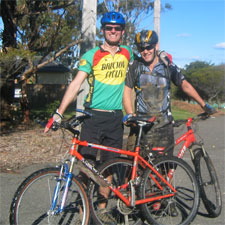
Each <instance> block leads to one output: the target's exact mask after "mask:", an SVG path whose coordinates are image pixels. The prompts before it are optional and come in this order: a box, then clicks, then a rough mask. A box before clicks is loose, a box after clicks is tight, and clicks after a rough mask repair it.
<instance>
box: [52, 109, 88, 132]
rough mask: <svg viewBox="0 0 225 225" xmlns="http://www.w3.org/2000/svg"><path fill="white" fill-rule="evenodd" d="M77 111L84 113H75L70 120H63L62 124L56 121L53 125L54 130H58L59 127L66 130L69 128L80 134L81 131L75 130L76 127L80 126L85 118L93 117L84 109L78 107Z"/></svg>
mask: <svg viewBox="0 0 225 225" xmlns="http://www.w3.org/2000/svg"><path fill="white" fill-rule="evenodd" d="M75 111H76V112H78V113H82V114H83V115H80V116H76V115H74V116H72V117H71V118H69V119H68V120H66V121H62V122H61V123H60V124H59V123H56V122H54V123H53V126H52V130H57V129H58V128H64V129H66V130H69V131H70V132H72V133H73V134H75V135H78V134H79V131H78V130H75V129H74V128H75V127H77V126H79V125H80V124H81V123H82V122H83V121H84V120H85V119H87V118H90V117H92V114H91V113H89V112H87V111H84V110H82V109H76V110H75Z"/></svg>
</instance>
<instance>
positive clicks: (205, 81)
mask: <svg viewBox="0 0 225 225" xmlns="http://www.w3.org/2000/svg"><path fill="white" fill-rule="evenodd" d="M182 73H183V74H184V76H185V78H186V79H187V80H188V81H189V82H190V83H191V84H192V85H193V86H194V87H195V89H196V90H197V91H198V93H199V94H200V96H201V97H202V98H203V99H204V100H206V101H209V102H212V101H213V102H217V103H219V102H221V101H224V100H225V99H224V94H225V90H224V81H225V80H224V79H225V78H224V74H225V65H224V64H222V65H218V66H215V65H213V64H210V63H207V62H204V61H196V62H193V63H190V64H189V65H186V66H185V69H184V70H182ZM174 95H175V97H178V98H182V99H188V97H187V96H186V95H185V94H184V93H183V92H182V91H181V90H180V89H178V88H176V89H175V91H174Z"/></svg>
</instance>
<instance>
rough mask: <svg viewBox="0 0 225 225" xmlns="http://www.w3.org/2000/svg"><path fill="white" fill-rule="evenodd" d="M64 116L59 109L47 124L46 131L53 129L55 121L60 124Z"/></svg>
mask: <svg viewBox="0 0 225 225" xmlns="http://www.w3.org/2000/svg"><path fill="white" fill-rule="evenodd" d="M62 118H63V116H62V115H61V114H60V113H59V112H58V109H57V110H56V112H55V113H54V115H53V117H52V118H51V119H50V120H49V121H48V123H47V125H46V126H45V130H44V133H47V132H48V131H49V130H50V129H51V127H52V125H53V123H54V122H55V123H57V124H60V123H61V122H62Z"/></svg>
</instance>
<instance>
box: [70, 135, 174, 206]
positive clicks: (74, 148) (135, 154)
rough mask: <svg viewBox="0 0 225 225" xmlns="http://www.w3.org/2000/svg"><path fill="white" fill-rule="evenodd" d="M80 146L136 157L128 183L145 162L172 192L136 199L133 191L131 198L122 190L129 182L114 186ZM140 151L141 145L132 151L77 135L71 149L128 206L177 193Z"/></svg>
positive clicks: (132, 181)
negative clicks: (82, 153)
mask: <svg viewBox="0 0 225 225" xmlns="http://www.w3.org/2000/svg"><path fill="white" fill-rule="evenodd" d="M78 146H85V147H90V148H94V149H99V150H103V151H109V152H114V153H117V154H121V155H126V156H131V157H133V158H134V161H133V168H132V175H131V179H130V181H129V182H128V183H130V184H132V183H134V181H135V179H136V177H137V165H138V163H141V164H144V165H145V166H146V167H148V168H149V169H150V170H152V171H153V172H154V174H155V175H156V176H157V177H159V178H160V180H161V181H162V182H163V183H165V184H166V186H168V187H169V188H170V190H171V191H172V192H171V193H170V194H166V195H161V196H158V197H151V198H146V199H141V200H136V201H135V200H134V199H132V198H133V197H132V196H135V194H133V193H131V198H130V197H128V198H127V197H125V196H124V195H123V194H122V193H121V191H120V190H121V189H124V188H126V187H127V186H128V185H129V184H128V183H127V184H124V185H122V186H120V187H113V186H112V184H110V183H109V182H108V181H107V179H106V178H105V177H103V176H102V175H101V174H99V172H98V170H97V169H96V168H95V167H93V166H92V165H91V164H90V163H89V162H88V161H87V160H85V158H84V157H83V156H82V155H81V154H80V153H79V152H78V151H77V149H78ZM139 151H140V148H139V146H137V147H136V149H135V152H132V151H127V150H123V149H117V148H113V147H108V146H104V145H98V144H93V143H89V142H87V141H80V140H79V139H78V138H77V137H73V140H72V146H71V149H70V155H72V156H74V157H76V158H77V159H78V160H80V161H81V162H82V163H83V164H84V166H85V167H87V168H89V170H91V171H92V173H94V174H95V175H97V176H98V177H99V178H100V179H103V180H104V182H105V183H106V184H107V186H108V187H109V188H110V190H111V191H112V192H114V194H115V195H117V196H118V197H119V198H120V199H121V200H122V201H123V202H124V203H125V204H126V205H127V206H135V205H139V204H143V203H147V202H151V201H157V200H159V199H163V198H168V197H172V196H174V195H175V193H176V190H175V189H174V188H173V186H172V185H171V184H170V183H169V182H168V181H167V180H166V179H165V178H164V177H163V176H162V175H161V174H160V173H158V172H157V170H156V169H155V168H154V167H153V166H152V165H151V164H149V163H148V162H147V161H146V160H145V159H143V158H142V157H141V156H140V155H139ZM151 178H152V179H153V180H154V182H155V183H156V185H157V186H158V187H159V188H160V190H164V188H163V187H162V185H160V183H159V182H157V181H156V179H155V178H154V177H153V176H151ZM132 190H133V188H131V191H132Z"/></svg>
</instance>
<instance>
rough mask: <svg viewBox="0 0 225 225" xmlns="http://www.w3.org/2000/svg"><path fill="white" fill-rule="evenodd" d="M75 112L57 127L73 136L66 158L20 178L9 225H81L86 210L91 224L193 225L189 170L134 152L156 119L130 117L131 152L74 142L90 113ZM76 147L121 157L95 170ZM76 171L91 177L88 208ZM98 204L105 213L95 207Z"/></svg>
mask: <svg viewBox="0 0 225 225" xmlns="http://www.w3.org/2000/svg"><path fill="white" fill-rule="evenodd" d="M77 111H78V112H80V113H82V115H81V116H73V117H72V118H70V119H69V120H67V121H65V122H62V123H61V125H60V127H61V128H63V129H67V130H69V131H71V132H72V133H73V139H72V145H71V148H70V149H69V151H68V156H69V158H67V157H66V159H65V160H64V161H63V162H62V164H61V165H60V166H59V167H57V169H52V168H51V169H44V170H40V171H37V172H35V173H34V174H33V175H31V176H29V177H28V178H27V179H25V181H24V182H23V183H22V184H21V185H20V187H19V188H18V190H17V192H16V194H15V196H14V198H13V202H12V204H11V214H10V221H11V224H22V225H24V224H76V222H79V224H82V225H85V224H87V223H88V219H89V214H88V213H89V209H90V212H91V216H92V222H93V224H95V225H96V224H104V225H106V224H111V225H112V224H114V225H118V224H121V225H122V224H123V225H128V224H131V225H134V224H136V225H137V224H140V223H141V222H142V220H146V221H147V222H148V223H150V224H162V225H163V224H164V225H169V224H171V225H175V224H189V223H191V221H193V219H194V218H195V216H196V213H197V210H198V205H199V186H198V183H197V180H196V178H195V175H194V173H193V171H192V169H191V167H190V166H189V165H188V164H187V163H186V162H185V161H183V160H182V159H178V158H177V157H161V158H160V159H157V160H155V161H154V162H153V163H152V162H147V161H146V160H145V159H144V158H142V157H141V156H140V154H139V152H140V151H141V149H140V139H141V135H142V129H143V127H145V126H153V123H154V120H155V117H152V118H150V117H132V118H130V120H131V122H133V123H136V124H137V126H138V127H139V136H138V140H137V146H136V148H135V151H134V152H132V151H127V150H123V149H117V148H112V147H108V146H103V145H98V144H94V143H88V142H87V141H81V140H79V134H80V132H79V131H78V130H76V129H75V127H76V126H78V125H79V124H81V123H82V122H83V121H84V120H85V119H86V118H87V117H90V116H92V115H91V114H90V113H88V112H85V111H83V110H77ZM78 146H88V147H90V148H93V150H94V149H98V150H102V151H111V152H114V153H117V154H118V156H120V157H118V158H114V159H112V160H110V161H107V162H105V163H103V164H102V165H100V166H98V167H97V168H95V166H93V165H92V164H91V163H90V162H89V161H88V160H87V159H85V158H84V156H82V155H81V154H80V153H79V152H78V151H77V150H78ZM77 162H79V163H77ZM78 169H80V170H81V171H82V172H84V173H86V174H87V175H88V176H89V177H90V183H89V186H88V188H87V193H88V198H89V204H88V203H87V201H86V196H85V194H84V193H83V191H82V190H83V185H82V184H81V183H80V181H79V179H78V178H77V176H75V174H77V173H78ZM52 171H53V172H52ZM39 174H41V175H39ZM49 175H50V178H53V179H44V182H42V185H37V186H36V181H38V180H40V177H41V178H45V177H47V178H48V177H49ZM52 180H54V181H55V184H53V187H54V188H53V192H51V191H50V190H52V189H51V188H52V187H51V185H50V184H51V181H52ZM33 186H34V189H33ZM45 188H46V189H45ZM102 190H104V191H102ZM77 193H79V194H77ZM43 195H44V196H45V198H42V196H43ZM40 199H42V200H41V201H40ZM102 203H104V204H105V207H104V209H102V208H99V206H100V204H102ZM44 206H45V207H44ZM173 210H175V211H176V213H175V214H174V213H173ZM78 212H80V213H78ZM27 221H29V222H28V223H27Z"/></svg>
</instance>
